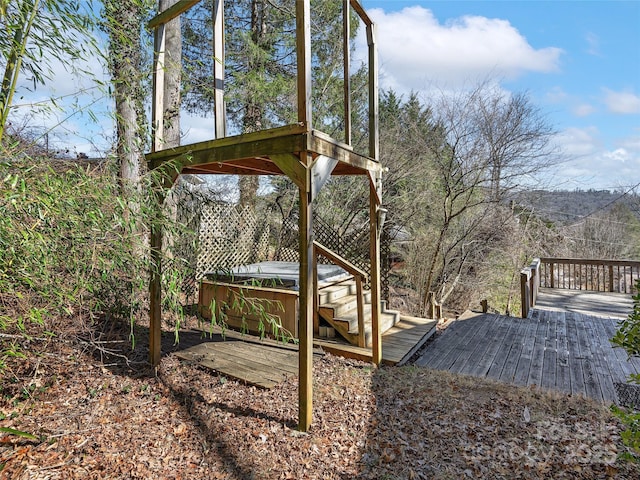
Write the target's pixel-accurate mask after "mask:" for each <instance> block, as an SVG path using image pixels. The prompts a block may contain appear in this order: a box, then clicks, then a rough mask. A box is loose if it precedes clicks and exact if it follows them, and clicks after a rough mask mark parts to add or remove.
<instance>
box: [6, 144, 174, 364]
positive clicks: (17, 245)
mask: <svg viewBox="0 0 640 480" xmlns="http://www.w3.org/2000/svg"><path fill="white" fill-rule="evenodd" d="M13 156H14V158H15V157H17V155H13ZM8 157H10V155H9V154H6V155H5V158H8ZM144 180H145V182H146V183H147V186H146V188H144V189H142V191H145V192H151V191H152V190H151V188H150V185H151V183H152V182H155V180H156V179H154V177H153V176H152V175H151V174H150V175H148V176H147V177H145V179H144ZM127 200H128V199H127ZM127 200H125V199H124V198H123V197H122V196H121V194H120V189H119V186H118V182H117V179H116V177H115V175H113V174H112V173H111V172H110V171H109V169H108V168H107V166H99V167H93V166H92V167H86V166H80V165H78V164H75V163H73V162H65V163H62V162H58V163H55V162H54V161H51V160H50V159H46V158H38V159H13V160H6V159H5V160H3V161H2V162H0V210H1V211H2V212H3V215H2V216H0V292H2V294H1V295H0V331H1V332H6V333H9V334H12V335H17V336H25V337H29V336H35V335H40V336H42V335H46V334H47V333H48V334H54V333H55V334H57V333H59V331H60V329H61V328H64V325H65V324H66V323H65V322H69V321H71V322H72V323H74V324H75V325H80V324H82V325H85V326H88V327H91V326H93V325H94V324H96V322H97V321H98V320H116V321H123V322H130V324H131V326H132V332H133V324H134V321H135V320H136V319H137V318H138V316H139V314H140V313H141V311H142V309H143V307H144V298H145V297H146V293H147V283H148V272H149V270H150V266H149V261H148V257H147V255H146V233H145V232H147V231H148V228H149V225H150V223H151V222H152V221H157V222H163V223H166V220H165V219H164V217H163V215H162V213H161V209H160V208H159V207H158V204H157V202H156V201H155V200H154V199H153V197H152V195H150V194H147V195H146V200H145V198H140V199H139V200H137V201H136V202H135V203H136V205H137V206H138V211H137V212H135V213H134V212H131V211H130V207H129V203H128V202H127ZM141 225H142V227H141ZM164 227H165V229H166V230H167V231H169V232H171V231H172V230H173V228H172V227H171V226H170V225H164ZM164 273H165V285H164V291H165V292H166V297H165V305H164V307H165V309H166V310H168V311H173V312H175V313H176V315H177V317H178V319H181V318H182V317H183V315H184V312H183V310H182V304H181V303H180V301H179V291H180V287H181V285H182V282H181V278H183V277H184V275H186V273H185V271H183V270H181V269H180V268H179V266H177V267H175V266H172V267H171V268H165V270H164ZM179 325H180V320H179V321H178V322H177V323H176V327H177V328H178V327H179ZM132 339H133V337H132ZM18 343H19V342H16V343H14V344H10V343H7V342H4V344H3V347H2V348H1V351H0V367H2V363H3V362H4V361H5V360H6V359H7V358H8V357H9V356H19V355H20V352H19V348H18Z"/></svg>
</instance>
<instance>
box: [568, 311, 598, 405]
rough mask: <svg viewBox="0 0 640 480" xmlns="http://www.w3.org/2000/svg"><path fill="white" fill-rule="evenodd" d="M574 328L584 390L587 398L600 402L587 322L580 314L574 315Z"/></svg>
mask: <svg viewBox="0 0 640 480" xmlns="http://www.w3.org/2000/svg"><path fill="white" fill-rule="evenodd" d="M574 316H575V318H576V328H577V330H578V344H579V346H580V353H581V356H582V357H581V360H582V362H581V363H582V374H583V376H584V389H585V392H586V394H587V396H588V397H590V398H594V399H596V400H599V401H602V400H603V396H602V391H601V390H600V384H599V383H598V377H597V374H596V371H595V365H594V359H593V351H592V348H591V341H590V336H589V334H588V332H587V322H586V320H585V317H584V316H583V315H582V314H579V313H575V314H574Z"/></svg>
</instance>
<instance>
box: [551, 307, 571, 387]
mask: <svg viewBox="0 0 640 480" xmlns="http://www.w3.org/2000/svg"><path fill="white" fill-rule="evenodd" d="M556 352H557V354H556V384H555V387H556V388H557V389H558V390H560V391H561V392H566V393H571V371H570V367H569V342H568V340H567V314H566V313H563V314H562V315H559V316H558V322H557V324H556Z"/></svg>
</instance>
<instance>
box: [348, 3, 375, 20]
mask: <svg viewBox="0 0 640 480" xmlns="http://www.w3.org/2000/svg"><path fill="white" fill-rule="evenodd" d="M349 1H350V3H351V6H352V7H353V9H354V10H355V11H356V13H357V14H358V16H359V17H360V18H361V19H362V21H363V22H364V24H365V26H369V25H372V24H373V22H372V21H371V19H370V18H369V15H368V14H367V12H366V10H365V9H364V8H363V7H362V5H361V4H360V2H359V1H358V0H349Z"/></svg>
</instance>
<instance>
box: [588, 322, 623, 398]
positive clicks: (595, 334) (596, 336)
mask: <svg viewBox="0 0 640 480" xmlns="http://www.w3.org/2000/svg"><path fill="white" fill-rule="evenodd" d="M600 321H601V319H600V318H597V317H591V316H588V317H585V324H586V327H587V331H588V333H589V335H591V342H592V348H593V358H594V364H595V366H596V375H597V378H598V382H599V384H600V391H601V392H602V398H603V400H604V401H605V402H609V403H611V402H615V401H616V399H617V394H616V390H615V387H614V385H613V373H612V369H611V363H612V360H613V358H614V353H613V352H612V349H611V346H610V344H609V339H608V338H604V334H603V333H601V331H600V329H599V323H600Z"/></svg>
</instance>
